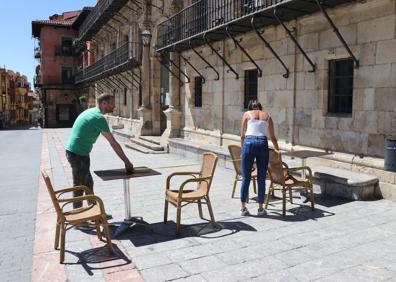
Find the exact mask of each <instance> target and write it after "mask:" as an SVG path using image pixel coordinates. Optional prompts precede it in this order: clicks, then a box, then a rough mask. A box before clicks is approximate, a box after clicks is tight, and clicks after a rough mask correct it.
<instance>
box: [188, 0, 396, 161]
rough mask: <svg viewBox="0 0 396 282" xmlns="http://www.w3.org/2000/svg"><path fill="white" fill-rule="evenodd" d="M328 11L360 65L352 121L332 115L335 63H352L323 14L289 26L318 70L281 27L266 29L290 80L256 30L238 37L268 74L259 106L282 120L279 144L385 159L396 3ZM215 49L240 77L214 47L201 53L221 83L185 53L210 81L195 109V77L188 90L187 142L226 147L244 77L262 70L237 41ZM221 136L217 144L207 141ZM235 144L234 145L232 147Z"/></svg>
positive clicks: (395, 99)
mask: <svg viewBox="0 0 396 282" xmlns="http://www.w3.org/2000/svg"><path fill="white" fill-rule="evenodd" d="M328 13H329V15H330V17H331V18H332V20H333V21H334V23H335V24H336V26H337V27H338V28H339V31H340V33H341V34H342V36H343V37H344V39H345V40H346V42H347V43H348V46H349V47H350V49H351V50H352V52H353V54H354V55H355V56H356V57H357V58H358V59H359V61H360V67H359V68H356V69H354V81H353V85H354V90H353V105H352V111H353V112H352V115H351V116H349V117H341V116H335V115H329V114H328V112H327V103H328V68H329V67H328V66H329V60H333V59H341V58H347V57H349V54H348V52H347V51H346V49H345V48H344V47H343V45H342V43H341V42H340V40H339V39H338V38H337V36H336V35H335V33H334V32H333V31H332V28H331V26H330V24H329V23H328V22H327V21H326V19H325V18H324V16H323V15H322V14H321V13H319V12H318V13H315V14H312V15H307V16H304V17H301V18H298V19H297V20H293V21H291V22H288V23H286V25H287V26H288V27H290V28H295V35H296V37H297V40H298V42H299V43H300V44H301V46H302V47H303V49H304V50H305V52H306V53H307V55H308V56H309V58H310V59H311V60H312V61H313V62H314V63H315V65H316V71H315V72H308V71H309V70H310V69H311V66H310V65H309V64H308V62H307V60H306V59H305V58H304V57H303V55H302V54H301V52H300V51H299V50H298V49H297V48H296V46H295V45H294V43H293V42H292V40H291V39H290V38H289V37H288V36H287V34H286V33H285V31H284V29H283V28H282V27H281V26H270V27H267V28H265V30H264V33H263V36H264V37H265V38H266V39H267V40H268V41H269V42H270V43H271V45H272V47H273V49H274V50H275V51H276V52H277V53H278V54H279V55H280V57H281V59H282V60H283V61H284V62H285V64H286V65H287V66H288V68H289V70H290V76H289V78H287V79H285V78H284V77H283V76H282V74H283V73H284V72H285V70H284V68H283V67H282V65H281V64H280V63H279V62H278V61H277V60H276V59H275V57H274V56H273V55H272V54H271V53H270V52H269V50H268V49H267V48H266V47H265V46H264V44H263V43H262V42H261V41H260V40H259V38H258V36H257V35H256V34H255V32H249V33H245V34H242V35H240V36H237V38H238V39H239V38H241V39H242V41H241V44H242V45H243V46H244V48H246V50H247V51H248V53H249V54H250V55H251V56H252V57H253V59H254V60H255V62H256V63H257V64H258V65H259V66H260V67H261V68H262V70H263V76H262V77H261V78H260V77H259V78H258V100H259V101H260V102H261V103H262V104H263V107H264V109H265V110H266V111H268V112H269V113H270V114H271V116H272V117H273V120H274V122H275V131H276V135H277V137H278V139H279V140H280V141H284V142H285V143H292V144H296V145H305V146H312V147H318V148H325V149H330V150H334V151H340V152H346V153H352V154H359V155H366V156H373V157H383V156H384V150H385V149H384V140H385V138H387V137H392V136H393V137H396V110H395V109H396V36H395V33H396V1H393V0H368V1H365V2H352V3H349V4H345V5H340V6H338V7H336V8H334V9H329V10H328ZM214 47H215V48H216V49H218V50H219V52H220V53H221V54H224V55H225V58H226V60H227V61H228V62H229V63H230V64H231V66H232V67H233V68H234V69H235V70H236V72H237V73H238V74H239V79H235V74H234V73H232V72H231V71H227V70H228V67H227V66H226V65H224V63H223V62H222V61H221V60H220V59H219V58H218V57H217V56H216V54H214V53H213V52H212V51H211V50H210V49H209V47H207V46H201V47H198V48H196V49H197V50H198V51H200V52H201V54H202V55H203V56H204V57H205V58H206V59H207V60H208V61H209V62H210V63H211V64H212V65H214V66H215V68H216V70H217V71H218V72H219V74H220V79H219V80H215V78H216V74H215V72H214V71H213V70H211V69H210V68H207V67H206V64H205V63H204V62H203V61H202V60H201V59H199V58H198V57H197V55H196V54H194V53H193V52H192V51H191V50H187V51H185V52H184V53H183V55H184V56H185V57H188V58H190V62H191V63H192V64H193V65H194V66H195V67H196V68H197V69H198V70H199V71H200V72H201V73H202V74H203V76H204V77H205V79H206V82H205V84H203V87H202V94H203V98H202V104H203V105H202V107H201V108H196V107H194V83H193V82H194V80H193V78H194V76H197V73H196V72H195V71H194V70H192V69H191V67H189V66H188V65H182V67H183V68H184V70H185V71H186V72H187V73H188V75H189V76H190V78H191V83H189V84H188V83H186V84H184V85H183V86H182V89H181V95H182V98H181V101H182V108H183V112H184V125H183V126H184V127H185V131H184V134H185V137H186V138H190V139H192V140H196V141H200V140H202V141H205V142H210V143H213V144H219V145H223V143H224V142H223V140H222V136H223V135H229V134H231V135H238V134H239V131H240V123H241V121H240V120H241V116H242V114H243V112H244V109H243V96H244V71H245V70H248V69H254V68H255V67H254V65H253V64H252V63H251V62H250V61H249V60H248V58H247V57H246V56H245V55H244V54H243V53H242V52H241V50H240V49H237V48H236V47H235V45H234V43H233V42H232V40H231V39H227V40H223V41H219V42H216V43H214ZM213 132H216V134H214V136H219V138H218V139H216V138H209V139H208V138H207V136H209V135H211V133H213ZM226 143H227V142H226Z"/></svg>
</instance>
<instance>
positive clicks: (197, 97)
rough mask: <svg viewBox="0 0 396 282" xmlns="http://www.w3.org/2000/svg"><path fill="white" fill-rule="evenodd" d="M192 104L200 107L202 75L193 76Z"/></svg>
mask: <svg viewBox="0 0 396 282" xmlns="http://www.w3.org/2000/svg"><path fill="white" fill-rule="evenodd" d="M194 105H195V107H202V77H200V76H197V77H195V83H194Z"/></svg>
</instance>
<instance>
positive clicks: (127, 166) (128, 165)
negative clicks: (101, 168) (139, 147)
mask: <svg viewBox="0 0 396 282" xmlns="http://www.w3.org/2000/svg"><path fill="white" fill-rule="evenodd" d="M125 170H126V172H127V173H133V164H132V163H131V162H130V161H129V160H128V161H127V162H125Z"/></svg>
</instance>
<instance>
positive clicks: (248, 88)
mask: <svg viewBox="0 0 396 282" xmlns="http://www.w3.org/2000/svg"><path fill="white" fill-rule="evenodd" d="M257 77H258V72H257V70H245V96H244V100H243V107H244V108H245V109H247V107H248V104H249V101H250V100H257Z"/></svg>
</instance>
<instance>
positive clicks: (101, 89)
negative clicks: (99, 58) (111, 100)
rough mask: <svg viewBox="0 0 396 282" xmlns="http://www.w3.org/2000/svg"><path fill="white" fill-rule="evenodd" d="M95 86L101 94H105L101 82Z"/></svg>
mask: <svg viewBox="0 0 396 282" xmlns="http://www.w3.org/2000/svg"><path fill="white" fill-rule="evenodd" d="M95 85H96V87H97V88H98V90H99V92H100V93H103V92H104V89H103V88H102V86H100V84H99V82H96V83H95Z"/></svg>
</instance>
